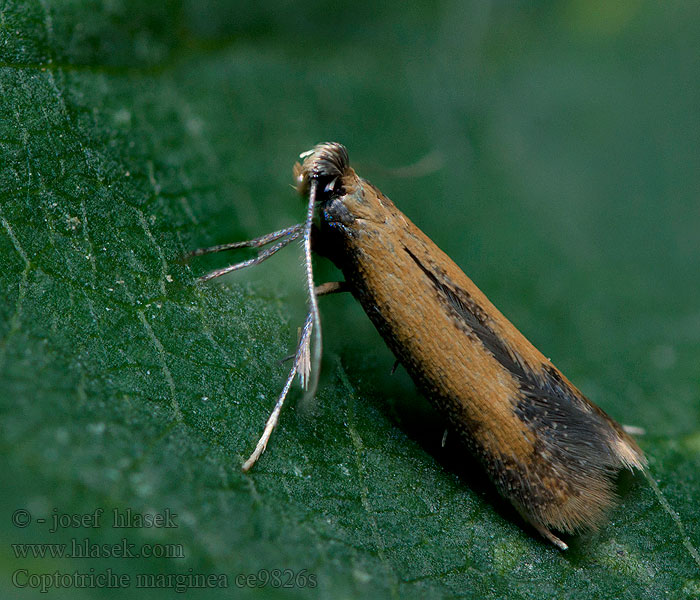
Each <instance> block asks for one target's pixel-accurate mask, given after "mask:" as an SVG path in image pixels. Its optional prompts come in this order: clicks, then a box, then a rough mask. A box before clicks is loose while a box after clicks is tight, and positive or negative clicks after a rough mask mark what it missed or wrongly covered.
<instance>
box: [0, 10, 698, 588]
mask: <svg viewBox="0 0 700 600" xmlns="http://www.w3.org/2000/svg"><path fill="white" fill-rule="evenodd" d="M458 5H459V6H458ZM613 5H614V6H613ZM613 5H610V6H611V7H612V8H611V7H608V5H607V4H606V5H605V7H604V6H603V3H584V2H579V1H574V0H572V1H571V2H567V3H561V4H558V3H557V4H555V3H540V4H539V5H538V6H535V7H532V6H524V5H523V6H518V5H517V4H513V5H503V3H497V4H494V5H493V6H490V7H489V6H488V5H487V4H484V3H482V2H472V3H466V4H464V3H462V4H459V3H457V4H449V3H439V2H438V3H436V2H428V1H425V2H422V3H419V4H418V5H411V6H410V7H409V6H407V5H405V4H404V3H389V4H382V5H381V7H379V6H378V7H376V8H371V4H366V5H362V4H360V5H359V6H358V5H356V4H348V5H347V6H344V7H343V6H340V7H334V6H330V5H328V4H327V3H321V2H307V3H305V4H304V5H302V6H299V5H298V3H281V4H280V5H279V6H275V7H269V8H268V7H266V6H262V5H259V3H252V2H251V3H240V2H236V3H230V4H229V3H218V2H216V1H215V0H209V1H207V2H175V1H172V2H164V3H142V2H136V1H134V0H117V1H111V2H88V1H77V0H76V1H73V2H55V3H52V2H50V1H48V0H44V1H19V2H4V3H2V2H0V96H1V97H2V102H0V253H1V256H2V266H1V268H0V294H1V295H2V301H1V302H0V389H2V390H3V393H2V395H0V428H1V429H0V452H1V454H2V464H3V473H2V475H3V482H4V485H3V493H2V494H0V498H1V500H0V502H1V503H2V512H1V517H0V523H1V525H0V532H1V533H2V537H3V539H4V540H5V543H4V544H3V545H2V550H0V578H1V583H0V586H1V588H2V590H3V591H4V597H60V596H65V597H70V598H100V597H110V598H112V597H120V598H132V597H144V596H145V595H148V597H166V596H167V597H171V594H172V590H171V589H159V588H156V589H143V588H139V587H138V584H139V582H140V583H142V584H143V583H144V580H143V579H139V575H143V574H165V575H170V576H172V577H171V579H169V580H168V579H162V580H158V581H159V582H160V583H158V582H151V583H153V584H154V585H170V586H171V587H172V586H174V585H176V584H178V583H179V584H180V585H181V586H185V587H188V586H189V587H193V585H195V584H197V582H199V585H200V588H198V589H191V590H190V591H189V593H190V594H192V597H202V598H211V597H222V598H223V597H248V596H253V595H257V596H263V595H264V596H265V597H285V598H287V597H323V598H336V597H338V598H339V597H367V596H369V595H371V596H372V597H402V598H404V597H415V598H442V597H447V596H459V597H474V598H509V599H513V598H635V599H640V598H642V599H646V598H648V599H656V598H660V597H668V598H697V597H698V596H700V559H699V558H698V554H697V548H698V547H700V520H699V519H698V509H697V507H698V503H699V501H700V403H699V402H698V397H699V395H700V394H699V389H698V371H697V364H698V347H699V343H700V313H699V312H698V307H697V290H698V289H699V286H700V273H699V271H698V269H697V257H698V255H699V254H700V236H698V234H697V232H698V231H700V212H698V209H697V200H698V191H699V190H700V168H698V167H699V166H700V145H699V143H698V140H700V121H699V120H698V118H697V114H698V113H697V99H698V94H699V92H700V80H698V78H697V68H696V67H697V59H696V58H697V43H696V40H697V36H698V33H700V32H699V31H698V29H699V28H700V17H699V16H698V13H697V10H696V7H695V6H694V5H693V4H692V3H687V4H686V3H682V2H672V3H671V5H668V3H666V4H664V6H660V5H657V4H656V3H654V2H651V1H640V2H634V3H613ZM326 140H338V141H342V142H344V143H345V144H346V145H347V147H348V148H349V150H350V155H351V160H352V162H353V164H354V165H355V167H356V168H357V170H358V171H359V172H360V173H362V174H363V175H365V176H366V177H368V178H370V179H371V180H372V181H373V182H374V183H375V184H377V185H378V186H379V187H380V188H381V189H382V190H383V191H384V192H385V193H387V194H388V195H389V196H390V197H392V198H393V199H394V201H395V202H396V203H397V204H398V205H399V207H400V208H401V209H402V210H404V211H405V212H406V214H407V215H409V217H410V218H412V219H413V220H414V221H415V222H416V223H417V224H418V225H419V226H420V227H421V228H422V229H423V230H424V231H426V233H428V234H429V235H430V236H431V237H432V238H433V239H435V241H436V242H437V243H438V244H439V245H440V246H441V247H443V248H444V249H445V250H446V251H447V252H448V253H449V254H450V255H451V256H452V257H453V258H454V259H455V260H456V261H457V262H458V263H459V264H460V265H462V266H463V267H464V269H465V271H466V272H467V273H468V274H469V275H470V276H471V277H472V278H473V279H474V280H475V281H476V282H477V283H478V285H480V287H481V288H482V289H483V290H484V291H485V292H486V293H487V294H488V295H489V296H490V298H491V299H492V300H493V301H494V302H495V303H496V304H497V305H498V306H499V307H500V308H501V309H502V310H503V311H504V312H505V313H506V314H507V315H508V316H509V317H511V319H512V320H513V321H514V322H515V323H516V324H517V325H518V326H519V327H520V328H521V329H522V330H523V332H524V333H525V334H526V335H527V336H528V337H529V338H530V339H532V340H533V342H535V343H536V345H537V346H538V347H539V348H541V349H542V350H543V351H544V352H545V353H546V354H547V355H548V356H551V357H552V359H553V360H554V361H555V362H556V363H557V364H558V365H559V366H560V367H561V368H562V369H563V370H564V372H565V373H567V375H568V376H569V377H570V378H571V379H573V380H574V381H575V382H576V383H577V384H578V385H579V386H580V387H582V389H583V390H584V391H585V392H586V393H587V394H588V395H590V396H591V398H592V399H593V400H594V401H596V402H597V403H598V404H600V405H601V406H602V407H603V408H604V409H605V410H606V411H608V412H609V413H610V414H612V415H613V416H614V417H616V418H617V419H618V420H620V421H622V422H624V423H628V424H631V425H636V426H641V427H643V428H645V429H646V431H647V435H646V436H644V437H642V438H641V439H640V444H641V445H642V447H643V448H644V450H645V452H646V453H647V455H648V457H649V459H650V465H651V466H650V473H651V476H652V477H653V478H654V479H655V480H656V481H658V488H659V494H657V493H655V491H654V488H653V487H652V486H651V485H650V483H649V482H648V481H646V480H645V479H644V478H643V477H641V476H638V477H636V478H631V477H627V478H625V479H624V481H623V488H624V490H623V496H622V500H621V503H620V505H619V507H618V508H617V509H616V510H615V511H614V512H613V514H612V515H611V520H610V522H609V523H608V524H607V525H606V526H605V527H603V528H602V529H601V530H600V531H599V532H596V533H591V534H587V535H582V536H579V537H577V538H573V539H572V540H571V549H570V550H569V551H568V552H566V553H562V552H559V551H558V550H556V549H555V548H553V547H551V546H549V545H547V544H545V543H543V542H542V540H540V539H539V538H538V537H537V536H536V534H534V533H533V532H532V531H531V530H530V529H528V528H527V527H525V526H524V525H523V523H522V521H521V520H520V519H519V518H518V516H517V515H516V514H515V513H514V511H513V510H512V509H510V508H509V507H508V506H506V505H505V503H504V502H502V501H501V500H499V499H498V498H497V497H496V496H495V495H494V492H493V490H492V489H491V488H490V487H489V486H488V485H487V484H486V483H485V482H484V481H483V475H481V474H480V473H479V471H478V470H477V469H475V468H473V464H472V463H471V462H466V463H464V462H463V460H462V457H461V456H455V455H454V452H455V450H456V449H455V447H454V446H453V445H452V443H451V440H450V438H449V437H448V439H447V444H446V446H445V448H442V446H441V443H440V441H441V438H442V431H443V425H442V421H441V419H440V417H439V415H436V414H435V413H434V412H433V411H432V409H430V408H429V407H428V405H427V404H426V403H425V401H424V400H422V399H421V398H420V397H419V396H418V395H417V394H416V392H415V391H414V389H413V386H412V384H411V382H410V381H409V380H408V379H407V377H406V375H405V374H403V373H401V372H399V373H397V374H396V375H394V376H391V375H390V374H389V371H390V368H391V364H392V358H391V356H390V354H389V353H388V351H387V350H386V349H385V348H384V346H383V344H382V341H381V339H380V338H379V336H378V335H377V334H376V332H374V331H373V330H372V328H371V325H370V324H369V321H368V320H367V319H366V317H365V315H364V314H363V313H362V311H361V310H360V309H359V307H357V306H356V305H355V304H354V302H353V300H352V298H349V297H348V298H343V297H332V298H324V299H323V302H322V314H323V319H324V333H325V338H324V348H325V357H324V363H323V376H322V380H321V387H320V390H319V393H318V397H317V402H316V403H315V404H314V405H313V406H305V405H302V404H301V403H299V402H298V399H299V393H298V391H295V392H294V393H293V394H292V396H291V398H290V400H289V402H288V406H286V407H285V409H284V410H283V413H282V418H281V422H280V425H279V427H278V428H277V431H276V432H275V433H274V435H273V438H272V441H271V443H270V445H269V447H268V450H267V452H266V454H265V455H264V456H263V458H262V460H261V461H260V462H259V463H258V465H256V467H255V469H254V470H253V471H251V472H250V473H249V474H247V475H244V474H243V473H241V471H240V465H241V463H242V461H243V460H244V459H245V458H246V457H247V456H248V454H249V453H250V452H251V451H252V449H253V448H254V446H255V443H256V441H257V439H258V436H259V435H260V433H261V431H262V428H263V426H264V423H265V420H266V419H267V416H268V414H269V412H270V410H271V409H272V405H273V404H274V401H275V398H276V397H277V394H278V393H279V390H280V387H281V385H282V382H283V380H284V377H285V373H286V369H287V366H286V365H284V364H280V362H279V360H280V359H281V358H283V357H284V356H285V355H287V354H288V353H289V352H290V351H291V349H292V348H293V346H294V342H295V339H296V333H297V327H298V326H299V325H300V324H301V322H302V320H303V315H304V289H303V284H302V279H301V271H300V258H299V253H298V249H297V250H295V249H288V250H286V251H285V252H284V253H281V254H280V255H278V256H277V257H275V258H274V259H272V260H271V261H269V262H267V263H265V264H264V265H262V266H260V267H259V268H256V269H254V270H253V271H252V272H250V273H245V272H241V273H236V274H235V275H233V276H230V277H227V278H226V279H225V281H223V282H222V283H218V281H217V282H212V283H211V284H208V285H198V284H196V283H195V277H196V276H197V275H199V274H202V273H204V272H206V271H207V270H208V269H210V268H214V267H215V266H221V265H223V264H226V263H225V261H226V258H225V257H219V256H217V257H214V258H212V259H200V260H197V261H193V262H192V263H191V264H189V265H184V264H183V263H181V262H180V260H179V259H180V257H182V255H183V254H184V253H185V252H186V251H187V250H191V249H193V248H196V247H198V246H205V245H211V244H214V243H221V242H225V241H233V240H240V239H247V238H250V237H254V236H256V235H261V234H263V233H266V232H268V231H271V230H273V229H275V228H281V227H284V226H287V225H291V224H293V223H297V222H299V221H300V220H301V219H302V218H303V211H304V209H303V203H302V202H301V201H300V200H299V199H298V198H297V197H295V194H294V192H293V191H292V190H291V189H290V188H289V185H288V184H289V183H290V182H291V166H292V164H293V162H294V161H295V160H296V156H297V155H298V154H299V152H302V151H304V150H306V149H308V148H309V147H311V146H312V145H313V144H314V143H316V142H320V141H326ZM421 159H423V160H421ZM410 165H414V166H412V167H410V168H403V167H407V166H410ZM234 256H238V255H234ZM246 256H247V255H246ZM232 260H235V258H234V259H232ZM336 276H337V273H336V272H334V271H333V269H331V268H330V267H329V266H328V265H324V264H323V263H322V261H319V265H318V278H319V281H322V280H325V279H331V278H333V277H336ZM97 509H102V510H103V511H104V512H103V513H101V516H100V520H99V522H96V521H95V520H94V518H92V519H91V517H90V515H94V514H95V511H96V510H97ZM127 509H130V510H131V511H132V514H143V513H147V514H152V513H162V512H164V511H169V513H170V515H171V518H172V524H173V525H176V526H173V527H136V528H131V529H116V528H114V527H112V526H111V518H112V514H113V511H114V510H117V511H120V513H121V514H124V513H125V511H127ZM18 510H20V511H28V512H27V513H22V512H20V513H17V512H16V511H18ZM98 514H99V513H98ZM13 515H14V518H15V520H16V521H15V522H14V523H13V520H12V519H13ZM27 515H28V516H29V517H31V519H32V520H31V522H30V523H29V524H28V525H27V526H20V525H23V524H24V522H22V519H26V518H27ZM62 515H69V516H68V517H62ZM71 515H73V516H75V515H77V517H71ZM81 515H83V517H82V518H83V520H81V518H80V516H81ZM172 515H176V516H172ZM59 516H61V518H62V519H63V518H65V519H66V521H65V522H64V521H61V522H60V523H59V525H61V524H62V525H64V526H63V527H58V529H57V530H56V531H52V523H53V519H54V518H58V517H59ZM42 518H44V519H46V522H45V523H40V522H39V519H42ZM85 538H88V539H89V540H90V543H94V544H101V545H112V544H120V543H124V542H123V541H122V540H124V539H125V540H126V543H128V544H134V546H133V549H134V550H138V549H139V548H141V547H142V546H143V545H144V544H150V545H154V546H153V547H154V548H156V549H157V550H158V551H163V552H167V553H169V554H168V556H166V557H142V558H138V559H136V558H132V559H130V558H126V557H122V556H120V555H114V556H104V554H105V552H106V550H109V548H101V549H100V552H101V554H102V557H101V558H89V559H87V558H76V557H69V556H63V557H52V556H49V555H47V556H44V557H36V558H30V557H29V556H25V557H22V556H20V555H19V554H18V553H20V552H21V551H22V548H24V550H26V551H28V552H30V556H31V550H27V548H28V547H27V546H23V547H21V546H18V544H26V543H36V544H47V543H48V544H69V546H68V550H67V551H70V544H71V543H72V540H75V543H77V544H81V543H83V542H84V540H85ZM11 544H15V546H11ZM159 544H160V546H159ZM38 548H39V547H34V550H37V549H38ZM52 549H53V550H54V551H60V546H55V547H52ZM47 552H49V554H50V552H51V550H47ZM114 552H115V551H114V550H112V553H113V554H114ZM91 569H92V571H91ZM110 569H111V572H112V573H113V574H114V575H115V576H116V575H120V576H124V577H126V578H128V579H129V581H128V582H127V583H126V584H125V585H124V586H123V587H121V588H119V589H104V587H103V585H102V584H100V582H99V581H92V582H91V581H90V580H82V581H83V584H82V585H79V581H81V580H80V579H79V577H78V576H76V575H75V573H76V572H79V573H87V574H88V575H90V574H92V575H93V576H94V574H96V573H105V572H107V571H108V570H110ZM275 570H279V571H280V572H277V571H275ZM285 570H289V571H285ZM55 573H59V574H63V575H65V577H63V578H60V577H59V579H58V580H56V576H55ZM198 574H205V575H211V576H212V578H211V579H209V580H207V581H204V582H203V581H202V579H201V578H199V579H195V576H197V575H198ZM248 575H250V576H251V579H246V577H247V576H248ZM307 575H313V580H314V582H315V585H316V587H313V588H312V587H309V586H310V581H311V580H310V579H308V578H306V577H307ZM241 576H243V579H241V578H240V577H241ZM13 577H14V578H15V579H14V583H13ZM178 577H179V579H178ZM188 577H189V578H190V579H189V580H188V579H187V578H188ZM266 577H267V578H268V580H267V582H266V583H267V584H266V585H264V586H263V585H262V583H263V579H265V578H266ZM256 578H257V579H256ZM304 578H306V579H304ZM251 582H253V583H252V584H251ZM145 583H148V581H146V582H145ZM221 583H226V584H227V585H228V589H206V588H205V589H202V588H201V586H202V585H204V584H207V585H210V586H211V585H216V584H221ZM282 583H289V584H291V585H293V586H295V587H292V588H285V587H279V585H281V584H282ZM41 584H45V585H48V586H54V587H52V588H51V592H52V594H53V595H49V596H40V589H37V587H36V586H37V585H41ZM18 585H19V586H22V585H29V586H30V587H29V588H21V587H20V588H18V587H17V586H18ZM56 585H61V586H63V587H60V588H58V589H56V588H55V586H56Z"/></svg>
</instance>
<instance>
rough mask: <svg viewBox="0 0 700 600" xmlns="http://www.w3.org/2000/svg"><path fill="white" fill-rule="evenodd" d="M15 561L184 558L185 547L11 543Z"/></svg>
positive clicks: (82, 542)
mask: <svg viewBox="0 0 700 600" xmlns="http://www.w3.org/2000/svg"><path fill="white" fill-rule="evenodd" d="M11 546H12V551H13V553H14V555H15V558H184V557H185V550H184V547H183V545H182V544H140V545H136V544H133V543H131V542H129V541H128V540H127V539H126V538H122V539H121V541H119V542H117V543H115V544H97V543H94V542H91V541H90V539H89V538H83V539H82V540H78V539H73V540H71V541H70V543H65V544H64V543H61V544H11Z"/></svg>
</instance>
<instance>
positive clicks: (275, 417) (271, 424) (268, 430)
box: [241, 313, 313, 472]
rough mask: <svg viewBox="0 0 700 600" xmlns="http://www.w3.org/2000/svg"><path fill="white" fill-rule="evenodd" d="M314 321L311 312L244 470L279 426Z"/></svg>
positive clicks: (254, 459)
mask: <svg viewBox="0 0 700 600" xmlns="http://www.w3.org/2000/svg"><path fill="white" fill-rule="evenodd" d="M312 323H313V319H312V316H311V313H309V314H308V315H307V317H306V321H305V322H304V328H303V329H302V333H301V339H300V340H299V344H298V345H297V351H296V354H295V357H294V362H293V363H292V368H291V369H290V370H289V375H287V381H286V382H285V384H284V388H282V392H281V393H280V395H279V397H278V398H277V402H275V408H273V409H272V412H271V413H270V416H269V417H268V419H267V423H265V429H264V430H263V433H262V435H261V436H260V439H259V440H258V443H257V445H256V446H255V450H253V453H252V454H251V455H250V457H248V460H246V461H245V462H244V463H243V466H242V467H241V468H242V469H243V471H244V472H246V471H249V470H250V469H251V467H252V466H253V465H254V464H255V463H256V462H258V459H259V458H260V457H261V456H262V453H263V452H265V448H267V443H268V442H269V441H270V436H271V435H272V432H273V431H274V430H275V427H277V422H278V421H279V418H280V412H282V406H284V401H285V400H286V399H287V394H289V388H291V387H292V381H294V377H295V376H296V375H297V371H298V368H299V364H300V363H301V362H303V360H302V358H301V355H302V354H303V353H304V352H308V344H309V338H310V337H311V327H312ZM299 376H300V377H301V373H300V374H299Z"/></svg>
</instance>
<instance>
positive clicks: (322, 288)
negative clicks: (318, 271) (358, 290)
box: [314, 281, 350, 296]
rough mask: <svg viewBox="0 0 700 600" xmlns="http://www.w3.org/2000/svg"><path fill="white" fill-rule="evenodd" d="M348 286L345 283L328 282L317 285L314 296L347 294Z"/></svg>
mask: <svg viewBox="0 0 700 600" xmlns="http://www.w3.org/2000/svg"><path fill="white" fill-rule="evenodd" d="M349 291H350V286H349V285H348V282H347V281H329V282H327V283H322V284H321V285H317V286H316V288H315V289H314V294H316V295H317V296H328V295H329V294H339V293H341V292H349Z"/></svg>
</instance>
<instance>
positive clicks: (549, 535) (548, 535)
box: [531, 521, 569, 550]
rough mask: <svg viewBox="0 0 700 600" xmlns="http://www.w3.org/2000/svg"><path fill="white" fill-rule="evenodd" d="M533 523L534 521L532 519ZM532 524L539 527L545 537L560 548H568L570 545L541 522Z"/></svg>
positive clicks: (538, 529) (536, 527)
mask: <svg viewBox="0 0 700 600" xmlns="http://www.w3.org/2000/svg"><path fill="white" fill-rule="evenodd" d="M531 523H532V521H531ZM532 526H533V527H534V528H535V529H537V531H538V532H539V533H540V534H541V535H542V537H544V538H545V539H547V540H549V541H550V542H552V544H554V545H555V546H556V547H557V548H559V550H568V549H569V546H567V545H566V544H565V543H564V542H563V541H562V540H560V539H559V538H558V537H557V536H556V535H554V534H553V533H552V532H551V531H550V530H549V529H547V528H546V527H545V526H544V525H541V524H539V523H532Z"/></svg>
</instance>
